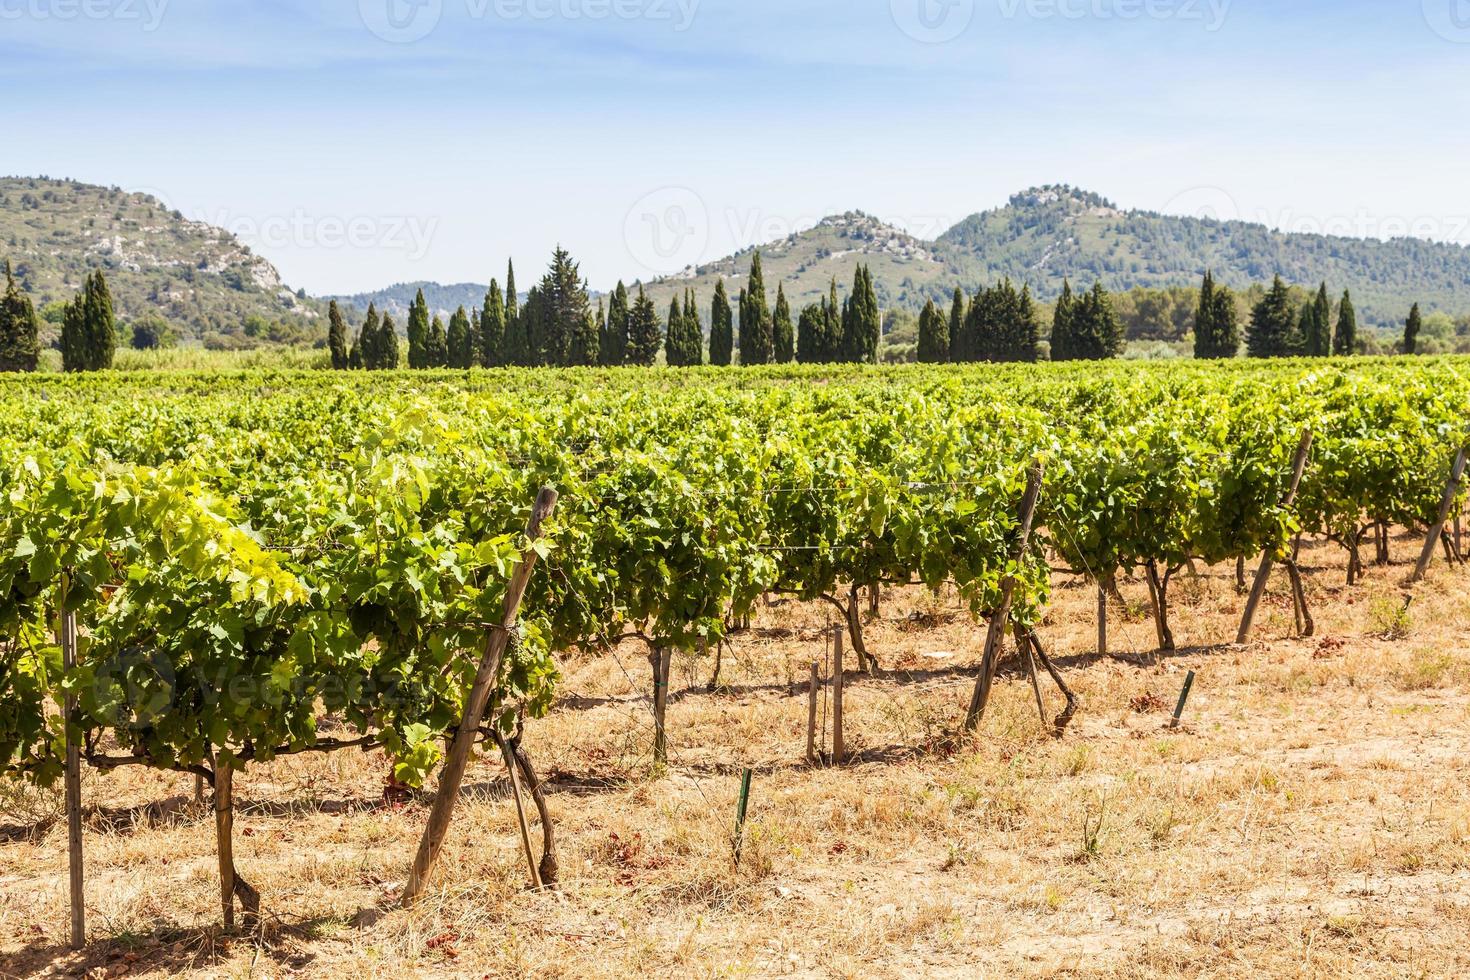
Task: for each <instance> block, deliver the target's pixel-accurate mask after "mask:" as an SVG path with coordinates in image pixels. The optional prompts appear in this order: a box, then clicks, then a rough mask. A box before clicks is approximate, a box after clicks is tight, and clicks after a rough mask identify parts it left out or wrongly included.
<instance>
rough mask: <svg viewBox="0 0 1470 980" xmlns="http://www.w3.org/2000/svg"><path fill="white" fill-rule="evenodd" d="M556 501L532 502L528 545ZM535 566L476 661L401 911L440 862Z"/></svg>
mask: <svg viewBox="0 0 1470 980" xmlns="http://www.w3.org/2000/svg"><path fill="white" fill-rule="evenodd" d="M556 498H557V493H556V491H555V490H552V489H550V488H547V489H544V490H542V491H541V493H540V494H539V495H538V496H537V497H536V504H535V506H534V507H533V508H532V510H531V520H530V522H529V523H528V524H527V525H526V538H527V540H529V541H531V542H535V541H536V540H537V539H538V538H540V537H541V524H542V522H543V521H545V520H546V518H547V517H549V516H550V515H551V512H552V510H553V509H554V508H555V507H556ZM535 565H536V551H535V549H534V548H527V549H526V551H525V553H524V554H522V555H521V560H520V562H519V563H518V564H517V565H516V567H515V571H514V572H512V573H511V577H510V585H509V586H508V587H507V589H506V592H505V612H504V615H503V617H502V620H501V623H500V625H499V626H498V627H497V628H494V629H492V630H491V631H490V636H489V638H488V639H487V640H486V642H485V652H484V654H483V655H482V656H481V657H480V669H479V671H478V672H476V674H475V682H474V685H473V686H472V687H471V688H470V694H469V697H468V699H466V702H465V712H464V717H463V718H462V719H460V723H459V730H458V731H456V732H455V735H454V741H453V743H452V744H451V745H450V747H449V756H448V758H446V759H445V760H444V769H443V771H442V772H441V773H440V774H439V792H438V793H437V794H436V795H435V797H434V807H433V809H432V810H431V811H430V812H429V823H428V825H427V826H426V827H424V836H423V839H422V840H421V841H420V842H419V850H418V854H417V855H416V856H415V857H414V862H413V869H412V870H411V871H410V872H409V876H408V886H407V887H406V888H405V889H404V891H403V904H404V905H405V906H409V905H412V904H413V903H414V902H416V901H418V899H419V896H421V895H422V894H423V892H424V887H425V886H426V885H427V883H428V878H429V874H430V872H432V871H433V870H434V865H435V863H436V862H437V861H438V860H439V851H440V849H441V848H442V847H443V846H444V838H445V836H446V835H447V834H448V833H449V821H450V820H451V819H452V818H453V816H454V805H455V803H456V802H457V801H458V799H459V788H460V786H461V785H462V784H463V782H464V773H465V769H466V767H467V766H468V765H469V761H470V752H471V751H472V750H473V749H474V746H475V738H476V736H477V735H478V734H479V731H480V722H481V721H482V720H484V717H485V710H486V709H487V708H488V707H489V706H490V695H491V693H493V691H494V688H495V679H496V678H497V677H498V676H499V674H500V660H501V657H503V656H504V655H505V648H506V645H507V643H508V641H509V640H510V631H511V630H512V629H514V628H515V625H516V617H517V615H518V614H519V612H520V608H521V599H522V598H523V597H524V596H525V594H526V587H527V586H528V585H530V584H531V570H532V569H533V568H535Z"/></svg>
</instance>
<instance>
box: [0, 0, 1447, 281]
mask: <svg viewBox="0 0 1470 980" xmlns="http://www.w3.org/2000/svg"><path fill="white" fill-rule="evenodd" d="M1467 83H1470V0H1391V2H1390V0H1377V2H1368V0H1336V2H1328V0H1290V2H1285V0H806V2H803V0H785V2H777V0H323V2H318V3H315V4H307V3H287V2H283V0H0V84H3V86H4V92H5V93H6V95H7V96H8V97H7V98H6V100H5V103H6V106H5V114H6V117H7V130H8V131H9V132H10V133H19V134H23V136H22V138H20V139H8V140H7V145H6V146H5V147H3V148H0V172H4V173H16V174H42V173H44V174H48V175H50V176H70V177H76V178H78V179H81V180H86V181H91V182H96V183H103V184H116V185H119V186H122V187H124V188H128V189H135V190H147V191H150V192H152V193H155V194H157V195H158V196H160V197H162V198H164V199H165V200H167V201H169V202H170V203H171V204H172V205H173V206H174V207H176V208H179V209H180V210H182V211H183V212H185V214H187V215H189V216H190V217H195V218H201V219H205V220H209V221H213V222H215V223H220V224H224V225H226V226H227V227H230V228H231V229H232V230H235V231H237V232H238V233H239V234H241V236H242V237H243V238H245V239H246V240H247V241H248V242H250V243H251V244H252V245H253V246H255V247H256V249H257V250H258V251H259V252H261V253H262V254H264V255H265V256H266V257H268V258H269V259H271V260H272V261H274V262H275V263H276V264H277V265H278V266H279V267H280V269H281V271H282V273H283V275H284V276H285V278H286V280H287V281H288V282H289V283H291V284H292V285H293V286H304V287H305V288H306V289H308V290H309V291H311V292H313V293H326V292H338V291H343V292H345V291H356V290H360V289H370V288H376V287H379V286H382V285H386V284H388V283H391V282H395V281H400V280H411V279H435V280H439V281H442V282H451V281H459V280H474V281H484V280H486V279H488V278H489V277H490V276H492V275H495V276H501V275H502V274H503V269H504V265H505V260H506V258H507V257H509V256H514V257H515V259H516V260H517V264H518V265H520V266H521V267H522V269H523V270H524V271H523V272H522V276H523V278H529V277H530V276H531V275H532V274H533V272H534V271H535V270H537V269H539V267H540V266H541V265H542V264H543V263H544V261H545V259H546V257H547V255H548V254H549V252H550V250H551V248H552V247H553V246H554V245H555V244H557V243H558V242H560V243H562V244H565V245H566V246H567V247H568V248H570V249H571V250H572V252H573V254H574V256H575V257H577V258H578V259H580V260H581V261H582V266H583V271H584V273H585V274H586V275H587V276H588V277H589V279H590V281H591V283H592V285H593V286H594V287H595V288H605V287H607V286H609V285H610V284H611V283H612V282H614V281H616V280H617V279H618V278H620V277H621V278H625V279H628V280H630V281H631V280H632V279H634V278H637V277H640V276H643V277H648V276H652V275H654V274H658V273H661V272H668V271H672V270H673V269H674V268H677V267H678V266H680V265H682V264H684V263H685V262H697V261H701V260H706V259H712V258H716V257H719V256H721V255H724V254H727V253H729V252H730V251H733V250H734V249H735V248H738V247H740V246H743V245H746V244H753V243H757V242H760V241H764V240H769V239H771V238H776V237H780V236H781V235H784V234H786V233H788V232H789V231H791V230H795V229H799V228H801V227H803V226H806V225H810V224H812V223H814V222H815V221H816V220H817V219H818V218H820V217H822V216H823V215H825V214H829V213H833V212H839V211H844V210H848V209H854V208H856V209H861V210H865V211H868V212H871V213H873V214H876V215H878V216H879V217H882V218H884V219H887V220H889V221H892V222H893V223H895V224H898V225H900V226H904V227H907V228H909V229H910V230H912V231H914V232H915V233H918V234H922V235H927V236H932V235H934V234H937V233H938V232H939V231H941V230H943V229H944V228H945V227H948V226H949V225H950V224H952V223H954V222H955V221H958V220H959V219H961V218H963V217H964V216H965V215H967V214H969V213H971V212H973V211H977V210H981V209H984V208H987V207H995V206H999V205H1001V204H1003V203H1004V202H1005V200H1006V198H1007V197H1008V196H1009V195H1010V194H1012V193H1014V192H1016V191H1019V190H1021V189H1023V188H1025V187H1028V186H1031V185H1034V184H1041V183H1052V182H1065V183H1071V184H1074V185H1078V186H1081V187H1084V188H1087V189H1089V190H1094V191H1097V192H1098V193H1101V194H1103V195H1105V196H1107V197H1109V198H1112V199H1113V200H1115V201H1116V202H1117V203H1119V204H1120V205H1122V206H1125V207H1140V208H1149V209H1153V210H1164V211H1173V212H1179V213H1188V214H1195V213H1199V214H1216V215H1223V216H1229V217H1242V218H1246V219H1249V220H1260V221H1264V222H1266V223H1268V224H1272V225H1275V226H1278V227H1285V228H1288V229H1294V230H1326V231H1334V232H1339V233H1344V234H1354V235H1362V236H1372V237H1391V236H1393V235H1397V234H1417V235H1421V236H1424V237H1432V238H1437V239H1442V240H1456V241H1460V242H1464V243H1470V193H1467V188H1466V183H1465V177H1464V175H1465V173H1466V167H1467V162H1470V128H1467V127H1466V126H1465V125H1464V123H1463V121H1464V120H1465V119H1466V118H1470V84H1467Z"/></svg>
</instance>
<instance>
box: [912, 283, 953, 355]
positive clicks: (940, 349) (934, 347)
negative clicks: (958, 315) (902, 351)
mask: <svg viewBox="0 0 1470 980" xmlns="http://www.w3.org/2000/svg"><path fill="white" fill-rule="evenodd" d="M918 358H919V362H920V363H922V364H943V363H945V362H946V361H948V360H949V321H948V320H947V319H946V318H945V316H944V314H943V313H942V312H941V311H940V309H939V307H937V306H935V305H934V301H933V300H932V299H931V300H930V301H929V302H928V303H926V304H924V310H923V312H922V313H920V314H919V351H918Z"/></svg>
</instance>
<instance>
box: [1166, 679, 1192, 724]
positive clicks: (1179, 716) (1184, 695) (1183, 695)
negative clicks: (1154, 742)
mask: <svg viewBox="0 0 1470 980" xmlns="http://www.w3.org/2000/svg"><path fill="white" fill-rule="evenodd" d="M1192 690H1194V671H1192V670H1191V671H1190V672H1189V675H1188V676H1187V677H1185V678H1184V689H1183V690H1182V691H1180V692H1179V704H1178V705H1176V706H1175V708H1174V720H1173V721H1171V722H1169V727H1170V728H1178V727H1179V723H1180V722H1181V721H1182V720H1183V719H1184V706H1185V705H1186V704H1188V703H1189V692H1190V691H1192Z"/></svg>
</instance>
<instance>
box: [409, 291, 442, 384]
mask: <svg viewBox="0 0 1470 980" xmlns="http://www.w3.org/2000/svg"><path fill="white" fill-rule="evenodd" d="M441 327H442V324H441ZM431 359H432V358H431V355H430V353H429V304H428V303H427V302H425V301H424V291H423V290H422V289H420V290H419V291H418V295H417V296H415V297H414V298H413V302H411V303H409V304H408V366H409V367H410V368H412V369H413V370H415V371H419V370H422V369H424V368H426V367H432V366H433V365H432V364H431V363H430V362H431Z"/></svg>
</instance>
